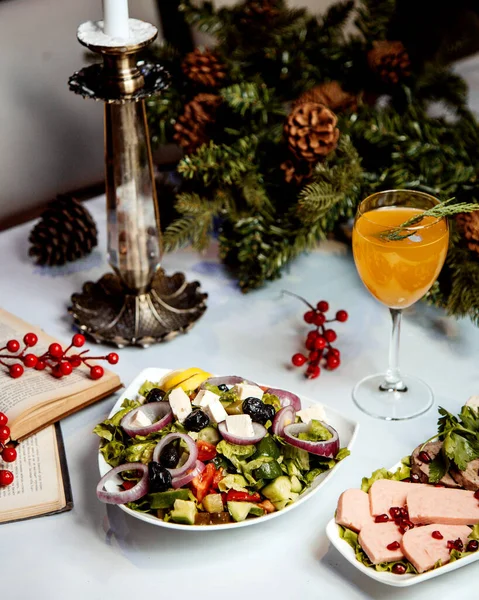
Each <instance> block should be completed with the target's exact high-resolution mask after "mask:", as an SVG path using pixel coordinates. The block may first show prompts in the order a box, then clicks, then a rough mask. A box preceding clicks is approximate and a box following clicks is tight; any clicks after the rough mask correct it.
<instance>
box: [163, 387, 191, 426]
mask: <svg viewBox="0 0 479 600" xmlns="http://www.w3.org/2000/svg"><path fill="white" fill-rule="evenodd" d="M168 401H169V403H170V406H171V410H172V411H173V414H174V415H175V417H176V418H177V420H178V421H179V422H180V423H183V421H184V420H185V419H186V417H187V416H188V415H189V414H190V412H191V411H192V410H193V409H192V408H191V402H190V399H189V398H188V394H186V392H184V391H183V390H182V389H181V388H175V389H174V390H172V391H171V392H170V395H169V396H168Z"/></svg>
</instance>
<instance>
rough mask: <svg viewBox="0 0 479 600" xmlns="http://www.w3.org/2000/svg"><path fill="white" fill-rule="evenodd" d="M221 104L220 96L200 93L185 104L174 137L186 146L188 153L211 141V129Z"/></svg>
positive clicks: (181, 144)
mask: <svg viewBox="0 0 479 600" xmlns="http://www.w3.org/2000/svg"><path fill="white" fill-rule="evenodd" d="M220 104H221V98H220V96H215V95H214V94H198V95H197V96H195V97H194V98H193V100H191V101H190V102H188V103H187V104H185V109H184V111H183V114H182V115H181V116H180V117H179V118H178V121H177V122H176V123H175V135H174V136H173V138H174V140H175V142H176V143H177V144H179V145H180V146H181V147H182V148H184V150H185V152H186V154H190V153H191V152H194V151H195V150H196V149H197V148H199V147H200V146H201V145H203V144H205V143H206V142H208V141H209V139H210V136H209V135H208V133H209V129H210V126H211V125H213V124H214V122H215V118H216V110H217V108H218V106H219V105H220Z"/></svg>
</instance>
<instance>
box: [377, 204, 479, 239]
mask: <svg viewBox="0 0 479 600" xmlns="http://www.w3.org/2000/svg"><path fill="white" fill-rule="evenodd" d="M453 200H454V198H448V199H447V200H444V201H443V202H440V203H439V204H436V205H435V206H433V207H432V208H428V209H427V210H425V211H424V212H422V213H421V214H419V215H417V216H415V217H411V218H410V219H408V220H407V221H404V223H401V225H398V226H397V227H394V228H393V229H387V230H385V231H381V232H380V233H379V234H378V237H379V238H381V239H382V240H384V241H386V242H398V241H400V240H405V239H406V238H408V237H410V236H411V235H414V234H416V233H417V231H416V230H415V229H414V227H415V225H418V224H419V223H420V222H421V221H422V220H423V219H424V217H435V218H437V219H442V218H444V217H450V216H451V215H456V214H458V213H465V212H473V211H475V210H479V204H472V203H470V202H458V203H457V204H449V203H450V202H452V201H453Z"/></svg>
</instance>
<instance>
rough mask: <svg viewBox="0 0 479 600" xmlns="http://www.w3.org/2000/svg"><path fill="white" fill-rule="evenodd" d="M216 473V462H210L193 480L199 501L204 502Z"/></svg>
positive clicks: (193, 486) (194, 490)
mask: <svg viewBox="0 0 479 600" xmlns="http://www.w3.org/2000/svg"><path fill="white" fill-rule="evenodd" d="M215 473H216V469H215V466H214V464H213V463H208V464H207V465H206V467H205V469H204V470H203V471H202V472H201V473H200V474H199V475H197V476H196V477H195V478H194V479H193V480H192V482H191V487H192V489H193V493H194V495H195V497H196V499H197V500H198V502H202V501H203V498H204V497H205V496H206V494H207V493H208V490H209V489H210V487H211V484H212V482H213V478H214V476H215Z"/></svg>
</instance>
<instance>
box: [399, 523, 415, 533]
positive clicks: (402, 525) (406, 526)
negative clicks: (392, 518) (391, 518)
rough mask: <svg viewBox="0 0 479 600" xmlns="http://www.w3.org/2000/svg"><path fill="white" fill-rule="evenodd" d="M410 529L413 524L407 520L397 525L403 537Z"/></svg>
mask: <svg viewBox="0 0 479 600" xmlns="http://www.w3.org/2000/svg"><path fill="white" fill-rule="evenodd" d="M410 529H414V524H413V523H411V521H408V520H407V519H403V520H402V521H401V522H400V524H399V531H400V532H401V533H402V534H403V535H404V534H405V533H406V531H409V530H410Z"/></svg>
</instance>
